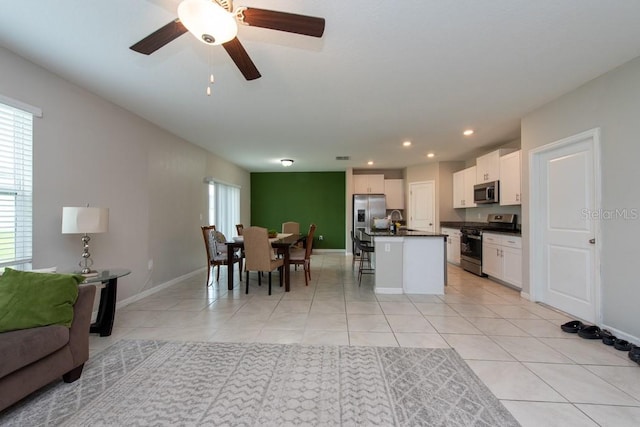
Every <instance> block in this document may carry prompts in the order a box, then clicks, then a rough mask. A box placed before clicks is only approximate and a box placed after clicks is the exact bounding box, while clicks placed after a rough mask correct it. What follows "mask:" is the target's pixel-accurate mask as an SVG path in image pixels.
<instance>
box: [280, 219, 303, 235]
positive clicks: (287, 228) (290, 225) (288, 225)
mask: <svg viewBox="0 0 640 427" xmlns="http://www.w3.org/2000/svg"><path fill="white" fill-rule="evenodd" d="M282 232H283V233H292V234H300V223H298V222H293V221H287V222H283V223H282Z"/></svg>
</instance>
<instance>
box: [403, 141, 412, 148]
mask: <svg viewBox="0 0 640 427" xmlns="http://www.w3.org/2000/svg"><path fill="white" fill-rule="evenodd" d="M402 145H403V146H404V147H411V141H405V142H403V143H402Z"/></svg>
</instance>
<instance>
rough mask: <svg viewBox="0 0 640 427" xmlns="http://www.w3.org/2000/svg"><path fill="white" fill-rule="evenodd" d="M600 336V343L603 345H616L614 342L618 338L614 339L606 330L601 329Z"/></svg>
mask: <svg viewBox="0 0 640 427" xmlns="http://www.w3.org/2000/svg"><path fill="white" fill-rule="evenodd" d="M600 335H602V343H603V344H604V345H614V344H615V343H616V340H617V339H618V338H616V336H615V335H613V334H612V333H611V332H609V331H607V330H606V329H603V330H602V331H601V332H600Z"/></svg>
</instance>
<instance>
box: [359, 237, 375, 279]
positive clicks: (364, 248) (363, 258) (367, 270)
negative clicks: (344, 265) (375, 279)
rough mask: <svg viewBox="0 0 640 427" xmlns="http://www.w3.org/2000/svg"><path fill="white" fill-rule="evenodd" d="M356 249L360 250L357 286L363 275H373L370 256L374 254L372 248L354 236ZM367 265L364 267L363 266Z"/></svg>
mask: <svg viewBox="0 0 640 427" xmlns="http://www.w3.org/2000/svg"><path fill="white" fill-rule="evenodd" d="M355 239H356V247H357V248H358V249H359V250H360V266H359V267H358V286H360V285H361V284H362V275H363V274H375V269H373V268H372V267H371V254H372V253H373V252H375V249H374V247H373V246H371V245H369V244H368V243H365V242H363V241H362V240H360V237H358V235H355ZM365 263H366V264H367V266H366V267H365V266H364V264H365Z"/></svg>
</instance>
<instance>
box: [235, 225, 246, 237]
mask: <svg viewBox="0 0 640 427" xmlns="http://www.w3.org/2000/svg"><path fill="white" fill-rule="evenodd" d="M243 230H244V225H242V224H236V232H237V233H238V236H242V232H243Z"/></svg>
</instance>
